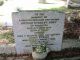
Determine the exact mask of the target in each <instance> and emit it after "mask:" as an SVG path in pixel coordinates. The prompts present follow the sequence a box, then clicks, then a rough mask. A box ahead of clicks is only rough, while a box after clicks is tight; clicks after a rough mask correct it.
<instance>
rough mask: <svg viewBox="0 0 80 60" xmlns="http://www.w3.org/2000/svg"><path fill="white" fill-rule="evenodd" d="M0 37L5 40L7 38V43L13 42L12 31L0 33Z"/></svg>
mask: <svg viewBox="0 0 80 60" xmlns="http://www.w3.org/2000/svg"><path fill="white" fill-rule="evenodd" d="M0 39H6V40H9V43H14V38H13V33H12V31H9V32H6V33H3V34H0Z"/></svg>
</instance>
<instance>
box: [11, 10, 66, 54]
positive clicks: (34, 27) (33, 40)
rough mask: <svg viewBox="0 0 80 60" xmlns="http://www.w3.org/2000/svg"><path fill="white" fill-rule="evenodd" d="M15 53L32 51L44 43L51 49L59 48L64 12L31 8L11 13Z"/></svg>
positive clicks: (56, 49)
mask: <svg viewBox="0 0 80 60" xmlns="http://www.w3.org/2000/svg"><path fill="white" fill-rule="evenodd" d="M12 19H13V30H14V37H15V42H16V50H17V53H28V52H32V48H33V47H35V46H37V45H40V44H46V45H47V46H46V47H48V48H49V49H50V50H51V51H54V50H55V51H58V50H61V45H62V36H63V30H64V19H65V14H64V13H63V12H58V11H47V10H43V11H42V10H34V11H33V10H32V11H22V12H14V13H13V14H12Z"/></svg>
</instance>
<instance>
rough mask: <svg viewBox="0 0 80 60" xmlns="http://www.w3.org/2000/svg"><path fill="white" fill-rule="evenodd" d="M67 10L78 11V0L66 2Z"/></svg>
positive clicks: (79, 5) (79, 1) (79, 3)
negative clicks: (73, 9)
mask: <svg viewBox="0 0 80 60" xmlns="http://www.w3.org/2000/svg"><path fill="white" fill-rule="evenodd" d="M67 6H68V8H75V9H76V8H77V9H80V0H67Z"/></svg>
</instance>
